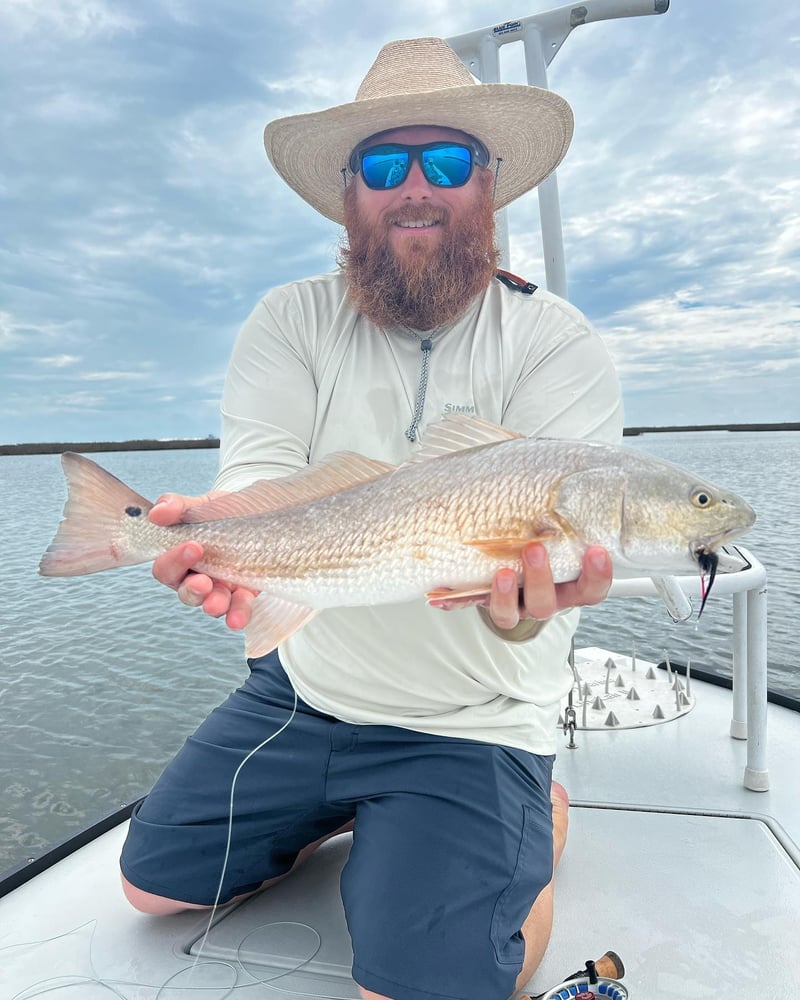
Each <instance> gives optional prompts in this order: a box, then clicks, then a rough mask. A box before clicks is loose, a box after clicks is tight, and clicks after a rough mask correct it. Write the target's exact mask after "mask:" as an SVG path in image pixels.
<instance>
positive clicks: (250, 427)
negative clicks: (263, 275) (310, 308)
mask: <svg viewBox="0 0 800 1000" xmlns="http://www.w3.org/2000/svg"><path fill="white" fill-rule="evenodd" d="M316 402H317V390H316V385H315V381H314V373H313V357H312V351H311V348H310V345H309V344H308V342H307V331H306V329H305V323H304V321H303V316H302V310H301V308H300V306H299V304H298V302H297V300H296V297H294V296H293V295H292V294H291V291H290V290H289V288H288V287H284V288H278V289H273V290H272V291H271V292H269V293H268V294H267V295H266V296H265V297H264V298H263V299H262V300H261V301H260V302H259V303H258V305H257V306H256V307H255V309H254V310H253V311H252V313H251V314H250V315H249V316H248V318H247V319H246V320H245V322H244V324H243V326H242V328H241V330H240V331H239V335H238V337H237V340H236V344H235V346H234V349H233V354H232V356H231V360H230V363H229V366H228V371H227V375H226V378H225V388H224V390H223V396H222V404H221V414H222V433H221V439H220V466H219V473H218V475H217V479H216V482H215V484H214V485H215V488H216V489H221V490H240V489H242V488H244V487H245V486H248V485H249V484H250V483H253V482H255V481H256V480H259V479H273V478H275V477H278V476H286V475H289V474H290V473H292V472H294V471H296V470H297V469H301V468H303V466H305V465H306V464H307V463H308V454H309V446H310V441H311V434H312V430H313V426H314V416H315V412H316Z"/></svg>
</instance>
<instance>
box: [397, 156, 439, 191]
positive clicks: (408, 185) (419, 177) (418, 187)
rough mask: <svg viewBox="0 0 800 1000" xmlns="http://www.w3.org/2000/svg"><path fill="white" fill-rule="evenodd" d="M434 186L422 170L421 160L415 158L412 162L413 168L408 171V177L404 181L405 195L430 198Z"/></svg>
mask: <svg viewBox="0 0 800 1000" xmlns="http://www.w3.org/2000/svg"><path fill="white" fill-rule="evenodd" d="M432 186H433V185H432V184H431V182H430V181H429V180H428V178H427V177H426V176H425V174H424V173H423V172H422V166H421V164H420V162H419V160H416V159H415V160H414V161H413V162H412V164H411V169H410V170H409V171H408V177H406V179H405V181H403V197H404V198H411V199H415V198H429V197H430V193H431V187H432Z"/></svg>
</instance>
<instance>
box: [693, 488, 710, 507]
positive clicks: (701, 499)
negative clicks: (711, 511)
mask: <svg viewBox="0 0 800 1000" xmlns="http://www.w3.org/2000/svg"><path fill="white" fill-rule="evenodd" d="M713 502H714V501H713V500H712V498H711V494H710V493H707V492H706V491H705V490H695V492H694V493H693V494H692V503H693V504H694V505H695V507H699V508H700V509H701V510H703V509H704V508H706V507H710V506H711V504H712V503H713Z"/></svg>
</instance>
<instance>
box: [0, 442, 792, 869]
mask: <svg viewBox="0 0 800 1000" xmlns="http://www.w3.org/2000/svg"><path fill="white" fill-rule="evenodd" d="M626 443H627V444H628V445H630V446H631V447H634V448H641V449H643V450H646V451H648V452H649V453H650V454H653V455H657V456H660V457H663V458H666V459H669V460H670V461H676V462H679V463H680V464H682V465H686V466H687V467H690V468H693V469H696V470H697V471H698V472H703V473H704V474H705V475H706V476H707V477H708V478H710V479H711V480H712V481H714V480H717V481H718V482H719V483H720V484H724V485H725V486H726V487H728V488H730V489H733V490H735V491H736V492H739V493H741V494H742V495H743V496H744V497H746V498H747V499H748V500H749V501H750V502H751V503H752V505H753V506H754V507H755V509H756V510H757V512H758V518H759V519H758V523H757V524H756V526H755V528H754V529H753V531H752V532H751V533H750V534H749V535H748V537H747V540H746V545H747V547H748V548H749V549H750V550H751V551H752V552H753V553H754V554H755V555H757V556H758V558H759V559H760V560H761V562H762V563H763V564H764V565H765V566H766V568H767V572H768V577H769V585H770V595H769V624H768V631H769V674H770V686H771V687H772V688H774V689H775V690H779V691H781V692H784V693H788V694H793V695H795V696H797V697H800V675H798V673H797V672H796V670H795V666H794V657H795V640H794V635H793V631H794V628H793V626H794V616H795V609H796V608H797V606H798V601H800V570H799V569H798V565H797V550H798V544H797V542H798V538H800V512H799V511H798V505H797V503H796V499H795V482H796V473H797V469H798V468H800V433H792V432H785V433H745V434H728V433H724V432H708V433H691V434H689V433H686V434H654V435H647V436H644V437H641V438H628V439H626ZM92 457H93V458H96V459H97V461H98V462H100V464H102V465H104V466H105V467H106V468H108V469H109V470H110V471H112V472H113V473H114V474H115V475H117V476H119V477H120V478H121V479H124V480H125V481H127V482H129V483H131V485H133V486H134V487H135V488H136V489H137V490H139V492H141V493H142V494H143V495H144V496H148V497H156V496H158V494H160V493H161V492H163V491H165V490H167V489H171V490H177V491H181V492H186V493H196V492H201V491H203V490H205V489H207V488H208V485H209V483H210V482H211V480H212V479H213V476H214V472H215V468H216V462H217V452H216V451H213V450H209V451H206V450H200V451H163V452H115V453H110V454H101V455H97V456H92ZM63 501H64V485H63V477H62V474H61V469H60V463H59V459H58V456H54V455H42V456H18V457H16V456H14V457H0V539H2V561H0V593H2V594H3V598H4V601H3V605H2V610H0V746H1V747H2V757H0V790H2V799H0V872H2V871H3V870H5V869H7V868H9V867H11V866H12V865H15V864H17V863H19V862H20V861H23V860H24V859H25V858H26V857H31V856H33V855H35V854H37V853H39V852H40V851H41V850H42V849H44V848H46V847H47V846H48V845H50V844H53V843H57V842H59V841H61V840H63V839H65V838H66V837H68V836H69V835H71V834H72V833H74V832H75V831H76V830H78V829H81V828H82V827H84V826H86V825H88V824H89V823H90V822H92V821H93V820H95V819H97V818H99V817H100V816H102V815H104V814H106V813H108V812H110V811H112V810H113V809H115V808H116V807H117V806H119V805H121V804H123V803H126V802H130V801H131V800H132V799H134V798H137V797H138V796H140V795H141V794H142V793H143V792H145V791H146V790H147V789H148V788H149V786H150V785H151V784H152V782H153V780H154V779H155V777H156V776H157V775H158V773H159V772H160V770H161V768H162V767H163V765H164V763H165V762H166V761H167V760H168V759H169V758H170V756H171V755H172V754H173V753H174V752H175V751H176V750H177V749H178V747H179V746H180V745H181V743H182V742H183V739H184V737H185V736H186V734H188V733H189V732H191V731H192V729H193V728H194V727H195V725H196V724H197V723H198V722H200V720H201V719H202V718H203V717H204V716H205V714H206V713H207V711H208V710H209V709H210V708H212V707H213V706H214V705H216V704H217V703H218V702H219V701H221V700H222V699H223V698H224V697H225V696H226V694H227V693H228V692H229V691H230V690H231V689H232V688H234V687H236V686H237V685H238V684H239V683H240V682H241V680H242V679H243V678H244V676H245V674H246V669H247V668H246V666H245V663H244V657H243V652H242V641H241V638H240V637H239V636H236V635H233V634H232V633H230V632H229V631H228V630H227V629H225V627H224V626H223V625H222V623H220V622H216V621H212V620H210V619H208V618H206V617H205V616H204V615H202V614H201V613H199V612H196V611H192V610H190V609H187V608H184V607H182V606H181V605H180V604H179V603H178V602H177V601H176V600H175V598H174V595H173V594H171V593H170V592H169V591H167V590H166V589H165V588H163V587H161V586H159V585H158V584H156V583H155V582H154V581H153V579H152V577H151V576H150V571H149V567H132V568H129V569H124V570H117V571H116V572H115V573H112V574H100V575H97V576H93V577H82V578H77V579H72V580H67V579H63V580H53V579H50V580H47V579H42V578H41V577H39V576H38V574H37V566H38V561H39V557H40V556H41V554H42V552H43V551H44V550H45V548H46V547H47V545H48V544H49V542H50V539H51V537H52V535H53V532H54V530H55V526H56V524H57V523H58V521H59V519H60V516H61V510H62V507H63ZM730 607H731V602H730V599H729V598H723V597H720V598H718V599H717V600H716V601H715V600H714V598H713V595H712V598H711V601H710V602H709V605H708V606H707V608H706V610H705V612H704V614H703V618H702V620H701V623H700V627H699V629H698V628H696V623H695V622H688V623H683V624H678V625H675V624H673V623H672V622H671V621H670V619H669V617H668V616H667V614H666V611H665V609H664V606H663V604H661V602H660V601H658V600H656V599H654V598H653V599H650V598H638V599H633V600H631V599H629V600H614V601H609V602H607V603H606V604H604V605H601V606H599V607H597V608H593V609H588V610H586V611H584V614H583V617H582V621H581V626H580V630H579V633H578V644H579V645H603V646H607V647H609V648H614V649H617V650H619V651H621V652H628V651H629V650H630V646H631V642H632V640H633V638H635V639H636V646H637V651H638V653H639V655H641V656H642V657H643V658H647V659H655V660H658V659H660V658H661V656H662V653H663V650H664V649H665V648H666V649H668V650H669V652H670V655H671V657H672V658H673V659H674V660H685V659H686V657H687V656H691V658H692V663H693V664H695V665H696V666H700V665H702V666H706V667H710V668H712V669H715V670H717V671H719V672H726V671H728V670H729V664H730V657H731V640H730ZM465 613H467V612H465Z"/></svg>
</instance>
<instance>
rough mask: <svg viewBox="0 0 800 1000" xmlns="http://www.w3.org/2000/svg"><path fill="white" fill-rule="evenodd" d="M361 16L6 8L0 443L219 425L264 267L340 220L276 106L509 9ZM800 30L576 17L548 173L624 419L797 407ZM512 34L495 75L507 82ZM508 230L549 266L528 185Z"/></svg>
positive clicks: (308, 7) (308, 252) (266, 278)
mask: <svg viewBox="0 0 800 1000" xmlns="http://www.w3.org/2000/svg"><path fill="white" fill-rule="evenodd" d="M359 11H360V8H358V7H357V5H355V4H354V3H353V4H347V3H346V4H345V5H344V6H342V5H341V4H339V3H333V2H332V0H300V2H298V3H295V4H288V5H272V6H270V5H253V4H252V3H250V2H249V0H230V2H229V3H227V4H225V5H215V4H197V3H194V2H190V0H158V2H153V0H141V2H136V3H133V2H132V0H115V2H114V3H112V2H111V0H47V2H45V0H25V2H21V0H13V2H11V3H5V4H3V5H2V7H0V86H2V87H3V88H4V89H5V90H6V91H7V92H8V93H13V94H14V100H13V102H5V103H4V104H3V105H2V106H0V147H2V148H3V151H4V157H3V161H2V163H0V214H2V218H3V226H2V230H0V303H2V307H1V308H2V312H0V351H2V356H3V365H2V366H0V398H2V400H3V419H2V421H1V422H0V440H20V439H27V440H33V439H41V438H44V439H48V438H50V439H52V438H53V437H54V436H57V437H63V435H64V434H68V433H73V434H74V435H75V436H76V439H83V438H86V437H91V436H92V431H93V429H94V428H95V427H97V426H102V427H103V430H104V433H107V434H110V435H111V436H119V437H131V436H138V435H139V434H140V433H144V434H145V435H146V436H157V437H163V436H168V435H169V434H170V433H175V434H186V435H187V436H195V435H197V434H200V435H204V434H206V433H208V432H209V430H214V428H215V426H216V425H213V426H211V427H210V426H209V423H210V420H211V412H212V411H213V409H214V408H215V406H216V398H218V396H219V393H220V389H221V384H222V378H223V375H224V371H225V366H226V362H227V358H228V356H229V353H230V349H231V346H232V343H233V339H234V337H235V335H236V330H237V328H238V326H239V324H240V323H241V321H242V320H243V319H244V317H245V316H246V315H247V313H248V312H249V311H250V309H251V308H252V306H253V305H254V303H255V302H256V300H257V299H258V297H259V296H260V295H261V294H263V292H264V291H266V289H268V288H269V287H271V286H273V285H276V284H281V283H283V282H285V281H290V280H293V279H295V278H300V277H303V276H305V275H308V274H314V273H318V272H320V271H323V270H329V269H330V268H331V267H332V265H333V259H334V254H335V249H336V244H337V240H338V236H339V230H338V227H336V226H334V225H333V224H332V223H330V222H328V221H327V220H325V219H322V218H321V217H320V216H319V215H317V214H316V213H315V212H314V211H313V209H311V208H310V206H307V205H306V204H305V203H303V202H302V201H301V200H300V199H299V198H297V196H296V195H295V194H294V193H293V192H292V191H291V190H290V189H289V188H288V187H287V186H286V185H285V184H284V183H283V182H282V181H281V180H280V178H278V177H277V176H276V175H275V173H274V171H272V169H271V167H270V166H269V164H268V162H267V159H266V156H265V155H264V149H263V144H262V135H261V133H262V129H263V126H264V124H265V122H267V121H269V120H270V119H271V118H273V117H276V116H278V115H283V114H297V113H302V112H306V111H311V110H317V109H318V108H320V107H324V106H330V105H333V104H337V103H341V102H345V101H349V100H350V99H352V97H353V95H354V93H355V90H356V88H357V86H358V84H359V82H360V81H361V78H362V77H363V75H364V73H365V72H366V70H367V68H368V67H369V65H370V64H371V62H372V61H373V60H374V58H375V55H376V54H377V51H378V49H379V47H380V46H381V45H382V44H383V43H384V42H386V41H388V40H389V39H391V38H399V37H412V36H414V35H419V34H440V35H445V36H447V35H453V34H458V33H461V32H464V31H468V30H472V29H475V28H478V27H482V26H486V25H492V24H493V23H495V22H496V19H497V8H496V5H495V4H493V3H491V2H489V0H464V2H462V3H459V4H458V5H457V6H456V7H454V6H453V5H452V4H451V3H448V2H446V0H434V2H433V3H431V2H423V0H409V3H407V4H404V5H403V6H402V7H397V6H396V5H395V6H391V5H389V6H387V5H383V6H381V5H377V6H374V7H373V8H371V9H370V16H369V17H364V16H362V15H361V14H360V13H359ZM797 23H798V13H797V12H796V11H794V9H787V8H785V7H783V6H780V7H779V6H778V5H777V4H775V3H774V2H766V3H765V4H763V5H761V6H760V8H759V15H758V17H754V16H753V13H752V7H751V6H750V5H747V4H742V3H739V2H728V0H725V2H722V0H707V2H706V3H704V4H693V5H680V4H673V5H672V7H671V9H670V11H669V13H668V14H667V15H666V16H662V17H641V18H628V19H620V20H618V21H613V22H601V23H597V24H590V25H586V26H584V27H580V28H579V29H578V30H576V31H574V32H573V33H572V35H571V36H570V38H569V39H568V40H567V42H566V44H565V45H564V47H563V50H562V51H560V52H559V54H558V55H557V57H556V59H555V60H554V62H553V63H552V65H551V67H550V70H549V77H550V83H551V85H552V86H553V87H554V88H555V89H557V90H559V91H560V92H562V93H563V94H564V95H565V96H566V97H567V99H568V100H569V101H570V103H571V104H572V106H573V108H574V111H575V118H576V132H575V139H574V142H573V146H572V148H571V150H570V152H569V154H568V156H567V159H566V161H565V163H564V165H563V167H562V168H561V169H560V171H559V187H560V192H561V204H562V209H563V216H564V239H565V245H566V251H567V273H568V280H569V290H570V296H571V298H572V299H573V300H574V301H575V303H576V304H577V305H578V306H579V307H580V308H582V309H583V310H584V311H585V312H586V314H587V315H588V316H589V318H590V319H591V320H592V321H593V322H594V323H595V324H596V326H597V327H598V329H600V331H601V332H602V334H603V336H604V337H605V338H606V339H607V342H608V343H609V346H610V348H611V349H612V351H613V353H614V356H615V358H616V359H617V362H618V364H619V366H620V369H621V372H622V376H623V381H624V384H625V391H626V396H627V399H628V411H629V414H630V413H634V412H636V410H637V408H641V410H642V412H646V413H648V414H652V413H660V412H664V413H666V414H668V415H670V416H672V415H673V414H674V413H675V412H678V411H685V412H686V413H687V414H691V412H692V411H693V408H696V407H697V406H698V403H697V392H696V389H695V385H701V386H702V388H703V392H704V393H705V396H704V400H703V404H702V412H704V413H705V412H708V411H709V409H710V408H712V407H713V408H714V410H715V412H719V413H723V412H725V411H726V410H727V411H730V409H731V403H730V400H731V399H736V401H737V402H736V409H737V411H739V410H742V411H744V409H746V408H747V409H749V411H750V412H752V413H754V414H757V416H758V417H759V418H762V419H764V418H765V417H764V415H765V414H767V413H776V414H778V413H780V414H784V413H785V412H787V410H788V407H789V405H790V403H789V400H790V392H789V388H788V386H789V383H790V382H791V379H792V378H796V372H797V368H796V364H795V363H793V361H792V359H793V358H796V357H797V355H798V354H800V351H798V346H799V345H798V339H797V337H798V334H797V310H796V301H797V296H796V274H797V257H798V249H799V244H800V209H798V207H797V206H798V204H800V200H799V198H798V196H799V195H800V191H799V190H798V187H800V182H798V179H797V178H798V175H800V171H798V169H797V165H798V159H800V156H799V155H798V153H799V151H798V136H799V135H800V130H798V124H800V123H798V121H797V117H796V116H797V109H798V107H799V106H800V101H798V100H797V99H796V98H797V94H798V71H797V69H796V68H795V67H796V66H797V65H798V61H797V58H796V56H797V45H798V42H797V38H798V37H800V30H799V29H798V28H797ZM711 37H713V38H714V44H713V45H711V44H710V43H709V39H710V38H711ZM793 39H794V40H793ZM512 52H513V50H512V48H511V47H510V46H507V47H505V48H504V50H503V60H502V62H503V72H504V73H506V74H507V76H508V78H515V79H520V74H521V72H522V65H521V59H520V57H519V55H516V56H513V55H512ZM506 55H509V56H510V57H511V58H508V59H506V58H505V56H506ZM510 227H511V233H512V258H511V267H512V270H515V271H517V272H518V273H522V274H524V275H525V276H526V277H528V278H531V279H532V280H534V281H535V282H537V283H540V284H543V283H544V263H543V256H542V250H541V245H540V240H539V235H538V229H539V224H538V213H537V199H536V195H535V193H531V194H529V195H526V196H525V197H524V198H522V199H520V201H519V202H517V203H515V204H514V205H513V206H512V210H511V212H510ZM756 386H758V388H759V389H760V397H759V396H757V395H756V393H755V389H756ZM682 387H683V389H684V390H685V391H684V392H683V395H681V392H682ZM712 389H713V399H712V398H711V394H712ZM726 394H727V402H726ZM744 396H746V397H747V398H746V399H745V400H744V402H742V400H743V397H744ZM55 400H58V401H59V402H58V404H56V403H55V402H53V401H55ZM709 400H710V401H709ZM11 401H13V403H12V402H11ZM56 405H58V407H59V409H58V411H57V416H54V413H55V412H56V411H54V410H53V407H54V406H56ZM698 412H700V410H698Z"/></svg>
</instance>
